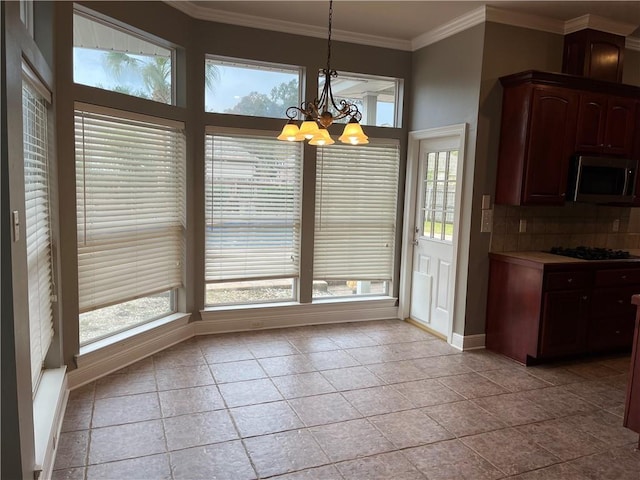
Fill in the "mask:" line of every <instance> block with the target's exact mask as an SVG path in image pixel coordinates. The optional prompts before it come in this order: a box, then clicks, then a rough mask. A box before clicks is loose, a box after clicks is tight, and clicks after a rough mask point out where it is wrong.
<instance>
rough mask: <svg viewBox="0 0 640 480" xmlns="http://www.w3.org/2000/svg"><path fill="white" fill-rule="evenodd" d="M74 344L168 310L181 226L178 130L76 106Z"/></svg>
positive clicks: (177, 276) (176, 280) (178, 282)
mask: <svg viewBox="0 0 640 480" xmlns="http://www.w3.org/2000/svg"><path fill="white" fill-rule="evenodd" d="M76 108H77V110H76V113H75V128H76V196H77V216H78V288H79V301H80V312H81V315H80V340H81V343H87V342H89V341H93V340H97V339H99V338H102V337H104V336H106V335H111V334H114V333H117V332H120V331H122V330H124V329H127V328H130V327H132V326H134V325H138V324H140V323H143V322H146V321H149V320H153V319H155V318H158V317H161V316H164V315H167V314H169V313H172V312H174V311H175V302H174V295H173V290H174V289H176V288H178V287H180V286H182V264H183V256H184V249H183V243H184V242H183V239H184V225H185V191H184V188H185V185H184V184H185V140H184V131H183V130H184V127H183V125H182V124H180V123H177V122H171V121H169V120H164V119H158V118H152V117H142V116H140V115H132V114H127V113H126V112H121V111H117V110H110V109H102V108H98V107H92V106H89V105H76Z"/></svg>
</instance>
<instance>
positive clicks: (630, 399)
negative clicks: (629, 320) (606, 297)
mask: <svg viewBox="0 0 640 480" xmlns="http://www.w3.org/2000/svg"><path fill="white" fill-rule="evenodd" d="M633 304H634V305H637V308H638V313H637V314H636V325H635V333H634V337H633V353H632V354H631V370H630V372H629V382H628V384H627V402H626V405H625V410H624V426H625V427H627V428H630V429H631V430H633V431H634V432H638V433H640V295H634V296H633ZM638 448H640V440H639V441H638Z"/></svg>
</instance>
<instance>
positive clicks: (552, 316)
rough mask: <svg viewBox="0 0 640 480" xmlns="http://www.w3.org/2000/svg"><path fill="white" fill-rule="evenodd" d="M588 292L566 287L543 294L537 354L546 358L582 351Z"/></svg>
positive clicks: (585, 341)
mask: <svg viewBox="0 0 640 480" xmlns="http://www.w3.org/2000/svg"><path fill="white" fill-rule="evenodd" d="M588 304H589V292H588V291H587V290H567V291H559V292H548V293H546V294H545V295H544V304H543V305H544V306H543V309H542V317H541V318H542V330H541V332H540V348H539V354H540V356H543V357H546V358H552V357H559V356H566V355H575V354H580V353H584V352H585V351H586V348H587V324H586V322H585V321H584V319H585V317H586V315H587V314H588V308H587V306H588Z"/></svg>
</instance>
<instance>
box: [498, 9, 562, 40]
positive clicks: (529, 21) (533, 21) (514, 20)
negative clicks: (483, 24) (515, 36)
mask: <svg viewBox="0 0 640 480" xmlns="http://www.w3.org/2000/svg"><path fill="white" fill-rule="evenodd" d="M486 8H487V21H488V22H494V23H503V24H505V25H511V26H513V27H521V28H530V29H532V30H539V31H542V32H549V33H557V34H560V35H563V34H564V22H563V21H562V20H556V19H555V18H549V17H542V16H540V15H532V14H529V13H521V12H513V11H510V10H503V9H502V8H496V7H491V6H487V7H486Z"/></svg>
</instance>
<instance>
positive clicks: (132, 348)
mask: <svg viewBox="0 0 640 480" xmlns="http://www.w3.org/2000/svg"><path fill="white" fill-rule="evenodd" d="M189 318H190V315H188V314H183V315H178V316H176V318H175V319H172V321H170V322H165V323H163V324H161V325H159V326H155V327H154V326H153V325H152V326H151V328H146V329H141V330H140V331H139V332H135V333H132V334H131V335H129V336H127V338H126V339H124V340H120V341H117V342H113V343H112V344H110V345H106V346H102V347H101V348H99V349H94V350H88V351H86V352H83V351H82V350H81V352H80V355H79V356H78V357H77V358H76V361H77V364H78V368H76V369H75V370H72V371H70V372H69V373H68V374H67V383H68V385H69V388H70V389H71V390H73V389H74V388H78V387H81V386H82V385H85V384H87V383H90V382H93V381H94V380H97V379H98V378H100V377H103V376H105V375H108V374H109V373H112V372H115V371H116V370H119V369H121V368H123V367H126V366H127V365H131V364H132V363H135V362H137V361H139V360H142V359H143V358H146V357H148V356H150V355H153V354H154V353H157V352H159V351H161V350H164V349H166V348H168V347H170V346H172V345H175V344H176V343H180V342H183V341H185V340H188V339H189V338H191V337H193V335H194V327H193V325H194V323H189Z"/></svg>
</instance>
